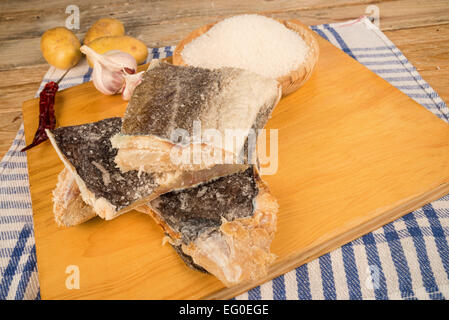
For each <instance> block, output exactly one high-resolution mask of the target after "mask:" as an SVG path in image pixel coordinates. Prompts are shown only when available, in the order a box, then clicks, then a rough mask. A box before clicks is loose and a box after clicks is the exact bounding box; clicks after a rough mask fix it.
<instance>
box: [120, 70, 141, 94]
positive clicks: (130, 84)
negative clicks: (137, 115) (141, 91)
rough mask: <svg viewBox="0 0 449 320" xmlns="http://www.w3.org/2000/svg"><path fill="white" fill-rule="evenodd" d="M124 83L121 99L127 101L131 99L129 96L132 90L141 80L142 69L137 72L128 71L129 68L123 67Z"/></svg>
mask: <svg viewBox="0 0 449 320" xmlns="http://www.w3.org/2000/svg"><path fill="white" fill-rule="evenodd" d="M123 71H124V72H123V73H124V76H125V83H124V85H123V92H122V98H123V100H126V101H128V100H129V99H131V96H132V94H133V92H134V89H135V88H136V87H137V86H138V85H139V84H140V83H141V82H142V76H143V73H144V71H140V72H139V73H135V72H132V73H131V72H129V71H131V70H128V69H126V68H125V69H124V70H123Z"/></svg>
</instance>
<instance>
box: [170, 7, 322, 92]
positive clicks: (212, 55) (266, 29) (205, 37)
mask: <svg viewBox="0 0 449 320" xmlns="http://www.w3.org/2000/svg"><path fill="white" fill-rule="evenodd" d="M318 56H319V46H318V41H317V40H316V38H315V35H314V33H313V32H312V31H311V30H310V29H309V28H308V27H307V26H306V25H304V24H302V23H301V22H299V21H297V20H277V19H272V18H269V17H266V16H262V15H257V14H244V15H238V16H233V17H230V18H227V19H224V20H222V21H219V22H215V23H211V24H208V25H205V26H203V27H201V28H199V29H196V30H194V31H193V32H192V33H190V34H189V35H188V36H187V37H186V38H185V39H184V40H182V41H181V42H180V43H179V44H178V46H177V47H176V49H175V51H174V52H173V64H175V65H189V66H195V67H202V68H208V69H215V68H221V67H234V68H242V69H246V70H249V71H252V72H254V73H257V74H259V75H262V76H265V77H268V78H275V79H277V80H278V82H279V83H280V84H281V86H282V95H284V96H285V95H287V94H290V93H292V92H294V91H296V90H297V89H299V87H301V86H302V85H303V84H304V83H305V82H306V81H307V80H308V79H309V78H310V76H311V74H312V72H313V70H314V69H315V65H316V63H317V61H318Z"/></svg>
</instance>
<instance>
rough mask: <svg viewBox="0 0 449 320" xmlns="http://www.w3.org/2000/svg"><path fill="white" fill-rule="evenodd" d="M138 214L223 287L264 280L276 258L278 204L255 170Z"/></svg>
mask: <svg viewBox="0 0 449 320" xmlns="http://www.w3.org/2000/svg"><path fill="white" fill-rule="evenodd" d="M137 210H139V211H142V212H146V213H147V214H149V215H150V216H152V217H153V219H154V220H155V221H156V222H157V223H158V224H159V225H160V226H161V227H162V229H163V230H164V232H165V234H166V236H167V239H168V242H169V243H170V244H171V245H172V246H173V247H174V248H175V250H176V251H177V253H178V254H179V255H180V256H181V258H182V259H183V260H184V262H185V263H186V264H187V265H189V266H190V267H192V268H194V269H198V270H200V271H204V270H206V271H207V272H209V273H211V274H213V275H214V276H216V277H217V278H218V279H219V280H221V281H222V282H223V283H224V284H225V285H226V286H228V287H229V286H233V285H236V284H238V283H242V282H246V281H251V280H252V281H254V280H257V279H259V278H261V277H263V276H264V275H266V273H267V269H268V267H269V265H270V264H271V263H272V262H273V261H274V259H275V256H274V255H273V254H272V253H271V252H270V246H271V242H272V240H273V237H274V233H275V231H276V221H277V211H278V205H277V201H276V199H275V198H274V196H273V195H272V194H271V193H270V192H269V190H268V186H267V185H266V184H265V183H264V182H263V181H262V179H261V178H260V177H259V175H258V172H257V171H256V169H255V167H254V166H251V167H249V168H248V169H247V170H246V171H244V172H239V173H235V174H232V175H228V176H225V177H221V178H219V179H216V180H214V181H210V182H207V183H204V184H200V185H198V186H195V187H192V188H188V189H184V190H179V191H172V192H169V193H166V194H163V195H161V196H160V197H158V198H156V199H154V200H152V201H151V202H149V203H148V204H147V205H145V206H142V207H139V208H137Z"/></svg>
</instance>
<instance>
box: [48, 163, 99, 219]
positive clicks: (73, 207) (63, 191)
mask: <svg viewBox="0 0 449 320" xmlns="http://www.w3.org/2000/svg"><path fill="white" fill-rule="evenodd" d="M53 212H54V215H55V221H56V224H57V225H58V226H60V227H69V226H74V225H77V224H80V223H83V222H85V221H87V220H89V219H91V218H93V217H95V216H96V214H95V211H94V210H93V209H92V207H91V206H89V205H88V204H87V203H85V202H84V201H83V199H82V198H81V194H80V190H79V188H78V185H77V184H76V182H75V178H74V177H73V175H72V174H71V172H70V171H69V170H68V169H67V168H64V169H63V170H62V171H61V173H59V175H58V183H57V184H56V188H55V189H54V190H53Z"/></svg>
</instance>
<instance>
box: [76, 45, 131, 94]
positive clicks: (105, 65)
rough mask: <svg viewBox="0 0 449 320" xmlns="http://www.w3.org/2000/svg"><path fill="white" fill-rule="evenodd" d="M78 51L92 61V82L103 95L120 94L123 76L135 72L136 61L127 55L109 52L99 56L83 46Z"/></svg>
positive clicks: (115, 51) (113, 51) (120, 52)
mask: <svg viewBox="0 0 449 320" xmlns="http://www.w3.org/2000/svg"><path fill="white" fill-rule="evenodd" d="M80 51H81V52H82V53H84V54H85V55H86V56H87V57H88V58H89V60H91V61H92V64H93V72H92V82H93V83H94V86H95V88H97V90H98V91H100V92H101V93H103V94H107V95H111V94H116V93H119V92H121V91H122V90H123V86H124V85H125V74H129V73H135V72H136V70H137V62H136V59H134V57H133V56H132V55H130V54H129V53H126V52H122V51H118V50H111V51H108V52H106V53H104V54H99V53H97V52H95V51H94V50H93V49H91V48H90V47H88V46H86V45H83V46H82V47H81V48H80ZM124 70H128V71H129V72H126V71H124Z"/></svg>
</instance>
